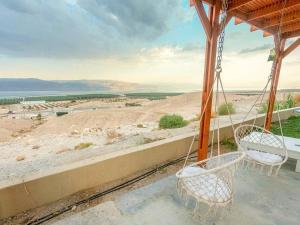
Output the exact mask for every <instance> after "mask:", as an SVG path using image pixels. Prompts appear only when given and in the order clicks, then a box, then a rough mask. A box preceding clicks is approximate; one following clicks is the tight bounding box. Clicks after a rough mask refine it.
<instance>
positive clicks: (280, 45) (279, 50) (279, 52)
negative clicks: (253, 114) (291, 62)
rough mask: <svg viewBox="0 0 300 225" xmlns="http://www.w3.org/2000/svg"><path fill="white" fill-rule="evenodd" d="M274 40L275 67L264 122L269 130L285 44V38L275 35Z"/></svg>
mask: <svg viewBox="0 0 300 225" xmlns="http://www.w3.org/2000/svg"><path fill="white" fill-rule="evenodd" d="M274 42H275V48H276V59H275V60H276V62H275V69H274V74H273V78H272V83H271V88H270V94H269V101H268V111H267V114H266V117H267V118H266V122H265V129H266V130H270V128H271V122H272V116H273V110H274V104H275V99H276V93H277V86H278V81H279V76H280V69H281V64H282V59H283V57H284V55H283V54H284V46H285V39H282V40H280V41H279V40H278V38H277V37H275V36H274Z"/></svg>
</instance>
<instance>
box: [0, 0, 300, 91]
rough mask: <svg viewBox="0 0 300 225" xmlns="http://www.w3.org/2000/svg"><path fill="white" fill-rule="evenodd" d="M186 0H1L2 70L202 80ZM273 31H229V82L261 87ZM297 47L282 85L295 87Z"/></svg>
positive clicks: (44, 75) (194, 22)
mask: <svg viewBox="0 0 300 225" xmlns="http://www.w3.org/2000/svg"><path fill="white" fill-rule="evenodd" d="M188 2H189V1H188V0H160V1H159V2H158V1H153V0H143V1H141V0H123V1H112V0H58V1H53V0H0V15H1V20H0V77H22V78H25V77H35V78H40V79H49V80H56V79H109V80H121V81H129V82H139V83H151V84H155V83H166V84H168V83H177V84H178V85H180V84H191V88H192V87H193V88H194V87H195V86H199V88H201V85H202V76H203V61H204V48H205V35H204V31H203V29H202V27H201V25H200V22H199V19H198V17H197V15H196V13H195V9H194V8H190V7H189V4H188ZM272 46H273V44H272V38H263V37H262V32H260V31H256V32H252V33H250V32H249V26H248V25H246V24H242V25H239V26H234V25H233V21H231V22H230V23H229V26H228V27H227V30H226V43H225V50H224V51H225V52H224V63H223V65H224V69H223V71H224V72H223V75H222V76H223V79H224V83H225V86H226V87H227V88H231V89H232V88H259V87H262V86H263V83H264V82H265V81H266V78H267V76H268V74H269V71H270V67H271V63H270V62H269V63H268V62H267V57H268V54H269V50H270V48H272ZM299 71H300V48H299V49H298V50H296V51H294V52H293V53H292V54H290V55H289V56H288V57H287V58H286V59H285V61H284V64H283V66H282V76H281V80H280V85H279V86H280V88H300V74H299V73H300V72H299Z"/></svg>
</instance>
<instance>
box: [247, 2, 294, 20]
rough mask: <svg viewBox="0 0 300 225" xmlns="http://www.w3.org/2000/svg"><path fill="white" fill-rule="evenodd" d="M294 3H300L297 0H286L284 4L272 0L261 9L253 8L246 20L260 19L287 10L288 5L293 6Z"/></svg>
mask: <svg viewBox="0 0 300 225" xmlns="http://www.w3.org/2000/svg"><path fill="white" fill-rule="evenodd" d="M296 5H300V1H299V0H286V4H285V5H284V4H283V2H282V1H274V3H272V4H270V5H268V6H265V7H263V8H261V9H258V10H255V11H253V12H251V13H249V14H248V15H247V21H253V20H257V19H260V18H262V17H265V16H270V15H273V14H276V13H278V12H281V10H283V7H284V10H287V9H289V8H290V7H294V6H296Z"/></svg>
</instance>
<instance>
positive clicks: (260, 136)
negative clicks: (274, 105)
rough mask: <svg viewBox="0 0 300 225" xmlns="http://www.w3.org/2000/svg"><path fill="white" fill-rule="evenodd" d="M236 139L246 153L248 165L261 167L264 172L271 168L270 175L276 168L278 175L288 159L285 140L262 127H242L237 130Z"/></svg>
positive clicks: (239, 147)
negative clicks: (265, 169) (266, 168)
mask: <svg viewBox="0 0 300 225" xmlns="http://www.w3.org/2000/svg"><path fill="white" fill-rule="evenodd" d="M234 137H235V140H236V143H237V145H238V149H239V150H240V151H244V152H245V153H246V157H245V160H246V161H247V163H248V165H249V163H250V164H251V163H252V165H253V166H256V165H260V166H261V169H262V170H263V168H264V167H269V171H268V174H269V175H271V174H272V170H273V168H274V167H276V168H277V170H276V172H275V174H276V175H277V173H278V171H279V169H280V167H281V165H282V164H283V163H285V162H286V160H287V159H288V154H287V149H286V147H285V144H284V142H283V139H281V138H279V137H278V136H276V135H274V134H273V133H271V132H270V131H268V130H266V129H264V128H262V127H258V126H254V125H241V126H239V127H237V128H236V129H235V132H234Z"/></svg>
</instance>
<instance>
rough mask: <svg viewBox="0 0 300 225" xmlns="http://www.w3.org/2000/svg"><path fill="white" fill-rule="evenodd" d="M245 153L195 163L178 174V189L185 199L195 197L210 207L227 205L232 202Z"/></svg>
mask: <svg viewBox="0 0 300 225" xmlns="http://www.w3.org/2000/svg"><path fill="white" fill-rule="evenodd" d="M244 156H245V153H243V152H232V153H227V154H223V155H219V156H215V157H212V158H209V159H206V160H203V161H199V162H196V163H193V164H191V165H189V166H187V167H185V168H183V169H181V170H179V171H178V172H177V173H176V176H177V178H178V182H177V188H178V192H179V194H180V195H181V196H182V197H183V196H186V200H188V196H190V197H193V198H194V199H195V200H196V203H197V204H196V207H197V206H198V202H203V203H207V204H208V205H209V206H219V205H226V204H228V203H230V202H231V201H232V196H233V176H234V173H235V171H236V169H237V165H238V163H239V162H240V161H241V160H242V159H243V157H244ZM195 210H196V208H195Z"/></svg>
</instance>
